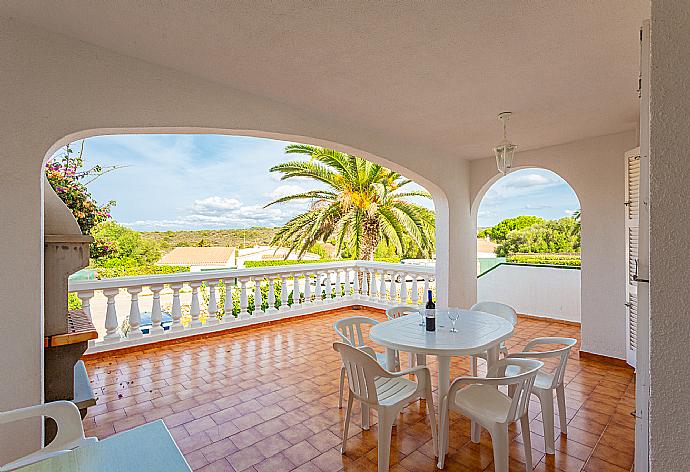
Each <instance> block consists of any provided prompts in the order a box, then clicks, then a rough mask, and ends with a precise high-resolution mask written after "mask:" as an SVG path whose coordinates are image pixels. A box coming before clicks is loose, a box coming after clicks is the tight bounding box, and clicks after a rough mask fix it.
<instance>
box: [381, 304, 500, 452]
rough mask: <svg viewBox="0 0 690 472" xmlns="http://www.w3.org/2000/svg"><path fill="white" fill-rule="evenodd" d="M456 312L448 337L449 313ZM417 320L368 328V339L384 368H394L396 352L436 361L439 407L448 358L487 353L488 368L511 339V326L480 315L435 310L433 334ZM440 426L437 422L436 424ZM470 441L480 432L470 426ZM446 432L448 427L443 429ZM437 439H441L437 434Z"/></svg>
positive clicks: (409, 318) (406, 318)
mask: <svg viewBox="0 0 690 472" xmlns="http://www.w3.org/2000/svg"><path fill="white" fill-rule="evenodd" d="M451 310H452V311H459V312H460V315H459V318H458V320H457V321H456V323H455V327H456V328H457V329H458V332H457V333H451V332H450V328H451V322H450V320H449V319H448V313H449V312H450V311H451ZM419 322H420V317H419V315H416V314H410V315H405V316H401V317H399V318H394V319H392V320H388V321H384V322H383V323H379V324H377V325H375V326H373V327H372V328H371V330H370V331H369V336H370V337H371V339H372V340H373V341H374V342H376V343H377V344H380V345H382V346H384V347H385V348H386V365H388V366H394V365H395V351H405V352H414V353H416V354H424V355H432V356H436V357H437V358H438V398H439V413H440V403H441V401H442V399H443V397H445V396H446V395H447V394H448V389H449V388H450V358H451V357H453V356H470V355H473V354H480V353H482V352H486V353H487V364H488V365H489V366H490V365H492V364H493V363H494V362H495V361H497V360H498V352H499V344H500V343H501V342H502V341H505V340H506V339H508V338H509V337H511V336H512V335H513V324H512V323H510V322H509V321H507V320H504V319H503V318H500V317H498V316H494V315H490V314H488V313H484V312H481V311H470V310H461V309H459V308H448V309H438V310H436V331H426V329H425V327H424V326H419ZM438 424H440V421H439V422H438ZM472 426H473V427H472V438H473V439H475V440H478V439H479V438H478V436H479V428H478V427H477V426H476V425H474V424H473V425H472ZM445 428H446V430H447V428H448V425H445ZM438 437H443V436H441V435H440V434H439V436H438Z"/></svg>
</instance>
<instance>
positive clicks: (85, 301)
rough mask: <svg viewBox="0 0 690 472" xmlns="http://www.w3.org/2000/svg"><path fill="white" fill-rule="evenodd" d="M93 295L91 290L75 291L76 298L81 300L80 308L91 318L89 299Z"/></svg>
mask: <svg viewBox="0 0 690 472" xmlns="http://www.w3.org/2000/svg"><path fill="white" fill-rule="evenodd" d="M93 296H94V292H93V290H87V291H86V292H77V298H79V300H81V310H82V311H83V312H84V314H85V315H86V316H88V317H89V319H92V318H91V299H92V298H93Z"/></svg>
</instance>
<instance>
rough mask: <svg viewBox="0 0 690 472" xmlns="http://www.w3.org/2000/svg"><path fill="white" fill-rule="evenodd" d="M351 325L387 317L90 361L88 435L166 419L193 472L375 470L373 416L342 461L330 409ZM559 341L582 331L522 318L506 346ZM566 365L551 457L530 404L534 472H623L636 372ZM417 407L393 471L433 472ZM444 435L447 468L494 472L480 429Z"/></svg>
mask: <svg viewBox="0 0 690 472" xmlns="http://www.w3.org/2000/svg"><path fill="white" fill-rule="evenodd" d="M353 315H368V316H372V317H374V318H377V319H379V320H383V319H384V318H385V316H384V315H383V314H381V313H380V312H378V311H375V310H370V309H364V308H363V309H358V310H355V309H342V310H337V311H335V312H332V313H327V314H320V315H315V316H309V317H303V318H300V319H296V320H292V321H287V322H284V323H279V324H273V325H270V326H264V327H258V328H253V329H251V330H245V331H237V332H231V333H226V334H224V335H221V336H215V337H207V338H203V339H193V340H189V341H185V342H181V343H179V344H172V345H165V346H160V347H151V348H149V349H145V350H139V351H135V352H130V353H125V354H115V353H110V354H108V353H105V354H103V355H101V357H99V358H94V359H89V360H87V361H86V366H87V369H88V372H89V375H90V377H91V379H92V383H93V388H94V391H95V392H96V395H97V397H98V403H97V405H96V406H95V407H92V408H91V409H90V410H89V414H88V416H87V417H86V419H85V420H84V424H85V429H86V434H87V436H97V437H99V438H104V437H106V436H109V435H111V434H115V433H116V432H119V431H123V430H126V429H129V428H133V427H135V426H138V425H141V424H143V423H145V422H149V421H154V420H156V419H159V418H162V419H163V421H165V423H166V425H167V426H168V428H169V429H170V431H171V433H172V435H173V437H174V438H175V441H176V442H177V444H178V446H179V447H180V449H181V450H182V452H183V453H184V455H185V457H186V458H187V461H188V462H189V464H190V465H191V467H192V468H193V469H195V470H203V471H216V470H229V471H237V472H239V471H245V470H246V471H251V472H263V471H270V472H282V471H289V470H295V471H297V470H299V471H315V472H317V471H321V472H333V471H338V470H346V471H370V470H376V461H377V448H376V443H377V441H376V431H377V430H376V417H375V413H372V426H371V429H370V430H369V431H362V430H361V429H360V428H359V427H358V426H359V424H360V419H361V417H360V415H359V408H358V407H357V408H356V411H355V413H354V416H353V419H352V420H353V421H352V424H351V428H350V433H351V438H352V439H350V440H349V442H348V451H347V453H346V454H345V455H341V454H340V434H341V431H342V423H343V418H344V412H345V410H344V409H343V410H338V408H337V402H338V380H339V373H340V362H339V358H338V356H337V354H336V353H335V352H334V351H333V349H332V347H331V344H332V342H333V341H335V340H336V335H335V334H334V332H333V328H332V325H333V322H334V321H335V320H336V319H338V318H343V317H347V316H353ZM556 335H557V336H571V337H577V338H578V339H579V336H580V332H579V328H578V327H576V326H572V325H565V324H560V323H554V322H548V321H542V320H534V319H523V318H521V319H520V322H519V323H518V326H517V328H516V331H515V335H514V336H513V338H511V339H510V340H509V341H508V343H507V344H508V347H509V348H510V349H511V350H514V349H516V348H518V347H521V346H522V345H524V343H525V342H526V341H527V340H529V339H531V338H534V337H538V336H556ZM402 356H403V359H402V362H403V365H406V356H405V354H404V353H403V354H402ZM571 357H572V358H571V360H570V362H569V364H568V371H567V373H566V397H567V417H568V421H569V423H568V436H567V437H565V436H559V437H558V440H557V444H556V448H557V451H556V454H555V455H545V454H544V452H543V451H544V441H543V437H542V435H543V429H542V423H541V421H540V410H539V403H538V402H536V398H535V397H533V399H534V400H533V401H532V402H531V404H530V412H529V415H530V419H531V430H532V447H533V451H532V456H533V461H534V464H535V470H537V471H540V472H543V471H551V470H558V471H580V470H584V471H588V472H592V471H597V472H607V471H626V472H627V471H630V470H631V469H632V463H633V454H634V426H635V424H634V418H633V416H631V414H630V413H631V412H632V411H633V410H634V392H635V383H634V376H633V373H632V370H630V369H627V368H622V367H615V366H612V365H608V364H602V363H598V362H594V361H588V360H580V359H579V358H578V351H577V350H575V351H574V352H573V355H572V356H571ZM429 364H430V365H429V367H430V368H431V369H432V375H434V376H435V375H436V363H435V359H433V358H431V357H429ZM468 367H469V361H468V359H467V358H456V359H454V360H453V362H452V377H455V376H458V375H466V374H467V373H468ZM434 379H435V377H434ZM434 382H435V380H434ZM436 405H438V402H436ZM424 408H425V407H424V404H423V403H422V402H416V403H413V404H412V405H410V406H409V407H407V408H406V409H405V410H404V411H403V413H402V415H401V417H400V418H399V421H398V426H397V428H394V429H393V439H392V450H391V470H392V471H398V472H404V471H409V472H417V471H427V470H435V469H436V468H435V464H436V461H435V459H434V455H433V450H432V446H431V434H430V430H429V426H428V422H427V420H426V416H425V415H424ZM556 425H558V421H557V420H556ZM450 428H451V436H450V450H449V455H448V457H447V460H446V469H445V470H449V471H453V470H461V471H481V470H493V463H492V459H493V456H492V449H491V439H490V437H489V435H488V433H486V432H485V431H483V432H482V438H481V443H480V444H473V443H472V442H471V441H470V436H469V432H470V427H469V421H468V420H466V419H465V418H462V417H460V416H457V415H454V416H451V426H450ZM556 433H557V434H558V433H559V432H558V431H556ZM511 435H512V436H511V437H512V441H511V446H510V462H511V463H510V469H511V471H512V470H519V471H523V470H524V464H523V463H522V462H520V461H521V460H522V458H523V453H522V450H523V449H522V444H521V434H520V430H519V428H514V427H512V428H511Z"/></svg>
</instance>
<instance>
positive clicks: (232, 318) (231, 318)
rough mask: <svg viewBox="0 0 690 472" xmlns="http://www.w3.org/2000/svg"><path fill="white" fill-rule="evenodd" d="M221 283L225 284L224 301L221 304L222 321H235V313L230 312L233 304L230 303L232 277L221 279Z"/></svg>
mask: <svg viewBox="0 0 690 472" xmlns="http://www.w3.org/2000/svg"><path fill="white" fill-rule="evenodd" d="M223 284H224V285H225V303H224V304H223V311H224V312H225V314H224V315H223V323H232V322H233V321H236V320H237V318H235V315H234V314H233V313H232V312H233V308H234V304H233V303H232V287H233V284H232V279H223Z"/></svg>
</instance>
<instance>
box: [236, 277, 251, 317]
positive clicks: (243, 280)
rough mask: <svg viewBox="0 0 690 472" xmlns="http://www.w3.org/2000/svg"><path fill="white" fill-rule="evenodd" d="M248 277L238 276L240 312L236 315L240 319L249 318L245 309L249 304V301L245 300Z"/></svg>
mask: <svg viewBox="0 0 690 472" xmlns="http://www.w3.org/2000/svg"><path fill="white" fill-rule="evenodd" d="M248 281H249V279H247V278H240V279H239V283H240V313H239V315H238V316H237V317H238V318H239V319H241V320H246V319H248V318H249V312H248V311H247V307H248V306H249V303H248V301H247V282H248Z"/></svg>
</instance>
